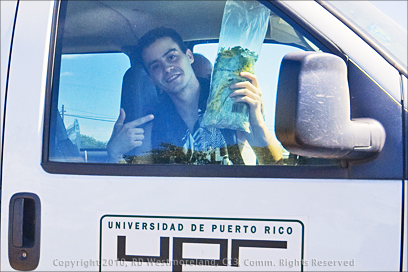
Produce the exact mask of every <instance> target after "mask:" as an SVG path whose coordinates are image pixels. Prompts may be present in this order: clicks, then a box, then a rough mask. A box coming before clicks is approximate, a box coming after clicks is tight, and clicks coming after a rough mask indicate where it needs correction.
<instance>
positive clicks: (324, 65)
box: [275, 52, 385, 160]
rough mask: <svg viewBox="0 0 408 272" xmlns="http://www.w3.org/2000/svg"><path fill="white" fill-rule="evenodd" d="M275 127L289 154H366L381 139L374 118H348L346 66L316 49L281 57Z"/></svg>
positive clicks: (375, 151)
mask: <svg viewBox="0 0 408 272" xmlns="http://www.w3.org/2000/svg"><path fill="white" fill-rule="evenodd" d="M275 132H276V136H277V138H278V139H279V141H280V142H281V143H282V145H283V146H284V147H285V148H286V149H287V150H288V151H290V152H291V153H293V154H296V155H300V156H306V157H315V158H327V159H342V160H350V159H369V158H373V157H375V156H376V155H378V154H379V153H380V152H381V150H382V148H383V146H384V142H385V130H384V128H383V126H382V125H381V124H380V123H379V122H378V121H376V120H374V119H369V118H360V119H351V118H350V94H349V88H348V81H347V66H346V64H345V63H344V61H343V60H342V59H341V58H340V57H337V56H335V55H332V54H328V53H320V52H294V53H289V54H287V55H286V56H285V57H284V58H283V60H282V63H281V69H280V74H279V83H278V93H277V101H276V119H275Z"/></svg>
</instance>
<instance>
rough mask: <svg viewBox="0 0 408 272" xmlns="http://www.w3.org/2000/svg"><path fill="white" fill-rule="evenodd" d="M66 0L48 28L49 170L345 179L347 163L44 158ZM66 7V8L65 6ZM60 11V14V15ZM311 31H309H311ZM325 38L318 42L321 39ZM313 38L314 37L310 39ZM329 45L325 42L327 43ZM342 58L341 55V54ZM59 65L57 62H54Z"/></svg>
mask: <svg viewBox="0 0 408 272" xmlns="http://www.w3.org/2000/svg"><path fill="white" fill-rule="evenodd" d="M265 4H266V5H267V6H268V8H271V5H273V6H275V7H276V8H277V9H278V10H279V11H280V12H279V13H282V14H279V15H280V16H283V17H285V19H286V18H289V16H287V15H286V14H285V13H284V11H282V10H284V9H285V8H286V6H284V5H283V4H281V3H279V2H273V3H265ZM66 5H67V1H56V2H55V7H54V15H53V23H52V30H51V43H50V52H49V63H48V75H47V89H46V102H45V110H44V134H43V153H42V162H41V166H42V168H43V169H44V170H45V171H46V172H48V173H50V174H68V175H92V176H135V177H137V176H139V177H140V176H156V177H223V178H306V179H307V178H313V179H327V178H330V179H347V178H348V176H349V173H348V169H347V167H342V166H341V165H302V166H290V165H257V166H246V165H230V166H224V165H179V164H165V165H164V164H149V165H147V164H140V165H138V164H132V165H131V164H109V163H106V164H105V163H72V162H53V161H49V160H48V154H49V140H50V138H49V136H50V126H51V124H50V122H51V105H52V100H53V99H55V97H52V87H53V84H56V83H57V81H58V80H55V79H54V73H56V72H58V71H57V70H58V68H57V69H56V68H55V67H56V66H55V65H60V60H57V59H56V55H57V52H59V53H61V52H60V51H61V50H62V47H61V46H60V44H61V41H62V35H60V36H58V35H57V34H58V33H60V34H61V33H63V25H62V24H59V22H60V21H62V22H63V21H64V20H65V18H64V17H65V14H64V12H61V10H62V9H63V7H64V6H65V7H66ZM65 10H66V9H65ZM60 13H61V16H60ZM299 20H301V19H300V18H290V21H292V22H295V23H296V24H298V25H299V26H300V27H302V28H303V29H304V30H305V32H307V33H308V34H309V35H310V36H311V37H313V38H315V37H316V36H318V37H319V38H320V39H317V38H315V39H316V41H318V43H319V44H322V45H323V46H324V47H326V48H324V49H325V50H326V49H327V50H328V51H335V52H337V54H339V53H340V50H339V49H338V48H337V47H336V46H334V45H333V44H331V42H329V41H327V39H326V38H324V37H323V36H321V35H320V34H319V33H317V32H314V31H313V30H314V29H313V27H311V26H308V27H305V24H306V23H305V22H304V21H303V20H301V22H302V23H299ZM312 33H313V34H314V35H313V34H312ZM322 38H323V41H325V42H322V40H321V39H322ZM312 42H314V40H313V41H312ZM327 45H329V46H327ZM342 58H344V56H342ZM58 67H59V66H58Z"/></svg>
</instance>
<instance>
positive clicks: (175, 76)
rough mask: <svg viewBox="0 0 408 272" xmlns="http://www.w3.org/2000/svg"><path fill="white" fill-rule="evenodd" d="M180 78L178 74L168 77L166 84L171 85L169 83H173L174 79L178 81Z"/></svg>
mask: <svg viewBox="0 0 408 272" xmlns="http://www.w3.org/2000/svg"><path fill="white" fill-rule="evenodd" d="M180 76H181V74H180V73H176V74H172V75H170V76H169V77H167V79H166V82H167V83H171V82H173V81H175V80H176V79H178V78H179V77H180Z"/></svg>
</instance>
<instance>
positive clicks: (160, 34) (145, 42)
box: [136, 27, 187, 69]
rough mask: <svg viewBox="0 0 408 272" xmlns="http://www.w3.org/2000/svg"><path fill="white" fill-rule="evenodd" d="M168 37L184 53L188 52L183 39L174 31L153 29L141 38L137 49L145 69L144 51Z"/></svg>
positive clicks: (160, 28)
mask: <svg viewBox="0 0 408 272" xmlns="http://www.w3.org/2000/svg"><path fill="white" fill-rule="evenodd" d="M167 37H168V38H171V39H172V40H173V41H174V42H175V43H176V44H177V45H178V46H179V47H180V49H181V51H182V52H183V53H186V52H187V47H186V45H185V44H184V42H183V39H182V38H181V36H180V34H178V33H177V31H175V30H174V29H172V28H166V27H159V28H155V29H152V30H150V31H149V32H147V33H146V34H144V35H143V36H142V37H141V38H140V40H139V43H138V45H137V48H136V53H137V57H138V60H139V62H140V63H141V64H142V65H143V67H145V65H144V63H143V58H142V53H143V50H145V49H146V48H147V47H149V46H150V45H152V44H153V43H154V42H155V41H157V40H158V39H161V38H167ZM145 69H146V67H145Z"/></svg>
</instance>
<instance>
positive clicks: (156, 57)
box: [108, 28, 282, 164]
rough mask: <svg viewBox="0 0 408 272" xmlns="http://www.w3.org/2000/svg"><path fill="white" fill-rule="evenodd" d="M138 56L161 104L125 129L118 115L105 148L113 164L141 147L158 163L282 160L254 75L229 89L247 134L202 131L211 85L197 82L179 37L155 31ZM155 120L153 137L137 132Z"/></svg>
mask: <svg viewBox="0 0 408 272" xmlns="http://www.w3.org/2000/svg"><path fill="white" fill-rule="evenodd" d="M138 56H139V58H140V62H141V63H142V65H143V67H144V68H145V70H146V71H147V73H148V74H149V76H150V77H151V79H152V81H153V82H154V84H155V85H156V87H157V89H158V90H159V93H160V95H159V97H160V103H159V106H158V107H157V109H156V111H155V112H154V113H153V114H152V115H148V116H145V117H142V118H140V119H137V120H135V121H133V122H129V123H127V124H123V120H124V117H123V115H125V113H124V111H123V110H121V115H120V116H119V118H118V121H117V122H116V124H115V129H114V132H113V134H112V137H111V140H110V141H109V143H108V153H109V155H110V156H111V158H119V157H121V156H122V155H123V154H124V153H126V152H127V151H129V150H130V149H131V148H134V147H136V146H140V145H145V146H146V145H149V146H151V149H152V153H153V155H154V156H153V160H154V161H156V162H167V163H168V162H180V163H196V164H204V163H224V164H232V163H245V164H255V163H260V164H265V163H272V162H277V161H279V160H280V159H281V158H282V152H281V149H280V145H279V143H278V141H277V140H276V139H275V138H274V137H273V135H272V134H271V133H270V132H269V130H268V129H267V127H266V124H265V122H264V119H263V114H262V111H261V108H262V106H261V105H262V100H261V95H262V93H261V90H260V88H259V86H258V81H257V78H256V76H255V75H252V74H250V73H245V72H243V73H241V76H242V77H245V78H247V79H248V81H245V82H240V83H237V84H234V85H232V86H230V88H231V89H232V90H233V91H232V93H231V94H230V97H231V98H233V99H234V101H235V102H245V103H247V104H248V105H249V108H250V110H249V119H250V125H251V131H252V132H251V133H245V132H242V131H233V130H229V129H218V128H208V127H201V126H200V123H201V119H202V115H203V113H204V112H205V109H206V106H207V99H208V96H209V90H210V82H209V79H208V78H207V79H202V78H197V77H196V75H195V73H194V71H193V68H192V63H193V62H194V55H193V53H192V52H191V50H189V49H187V48H186V46H185V45H184V42H183V40H182V38H181V37H180V35H179V34H178V33H177V32H176V31H174V30H173V29H169V28H157V29H153V30H151V31H149V32H148V33H146V34H145V35H144V36H143V37H142V38H141V39H140V41H139V44H138ZM153 119H154V121H153V122H152V126H153V128H152V131H151V136H150V135H147V134H150V132H149V133H146V137H145V136H144V134H145V132H144V130H143V129H141V128H139V126H140V125H142V124H144V123H147V122H150V121H151V120H153ZM129 124H130V125H129ZM149 136H150V137H149ZM145 138H146V139H145ZM136 143H137V144H136ZM251 147H252V149H251ZM129 148H130V149H129ZM149 150H150V149H149ZM249 150H251V151H252V150H253V151H254V152H252V153H251V152H248V151H249ZM254 153H255V154H256V157H255V156H254ZM251 157H252V158H251ZM155 158H156V159H155Z"/></svg>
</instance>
